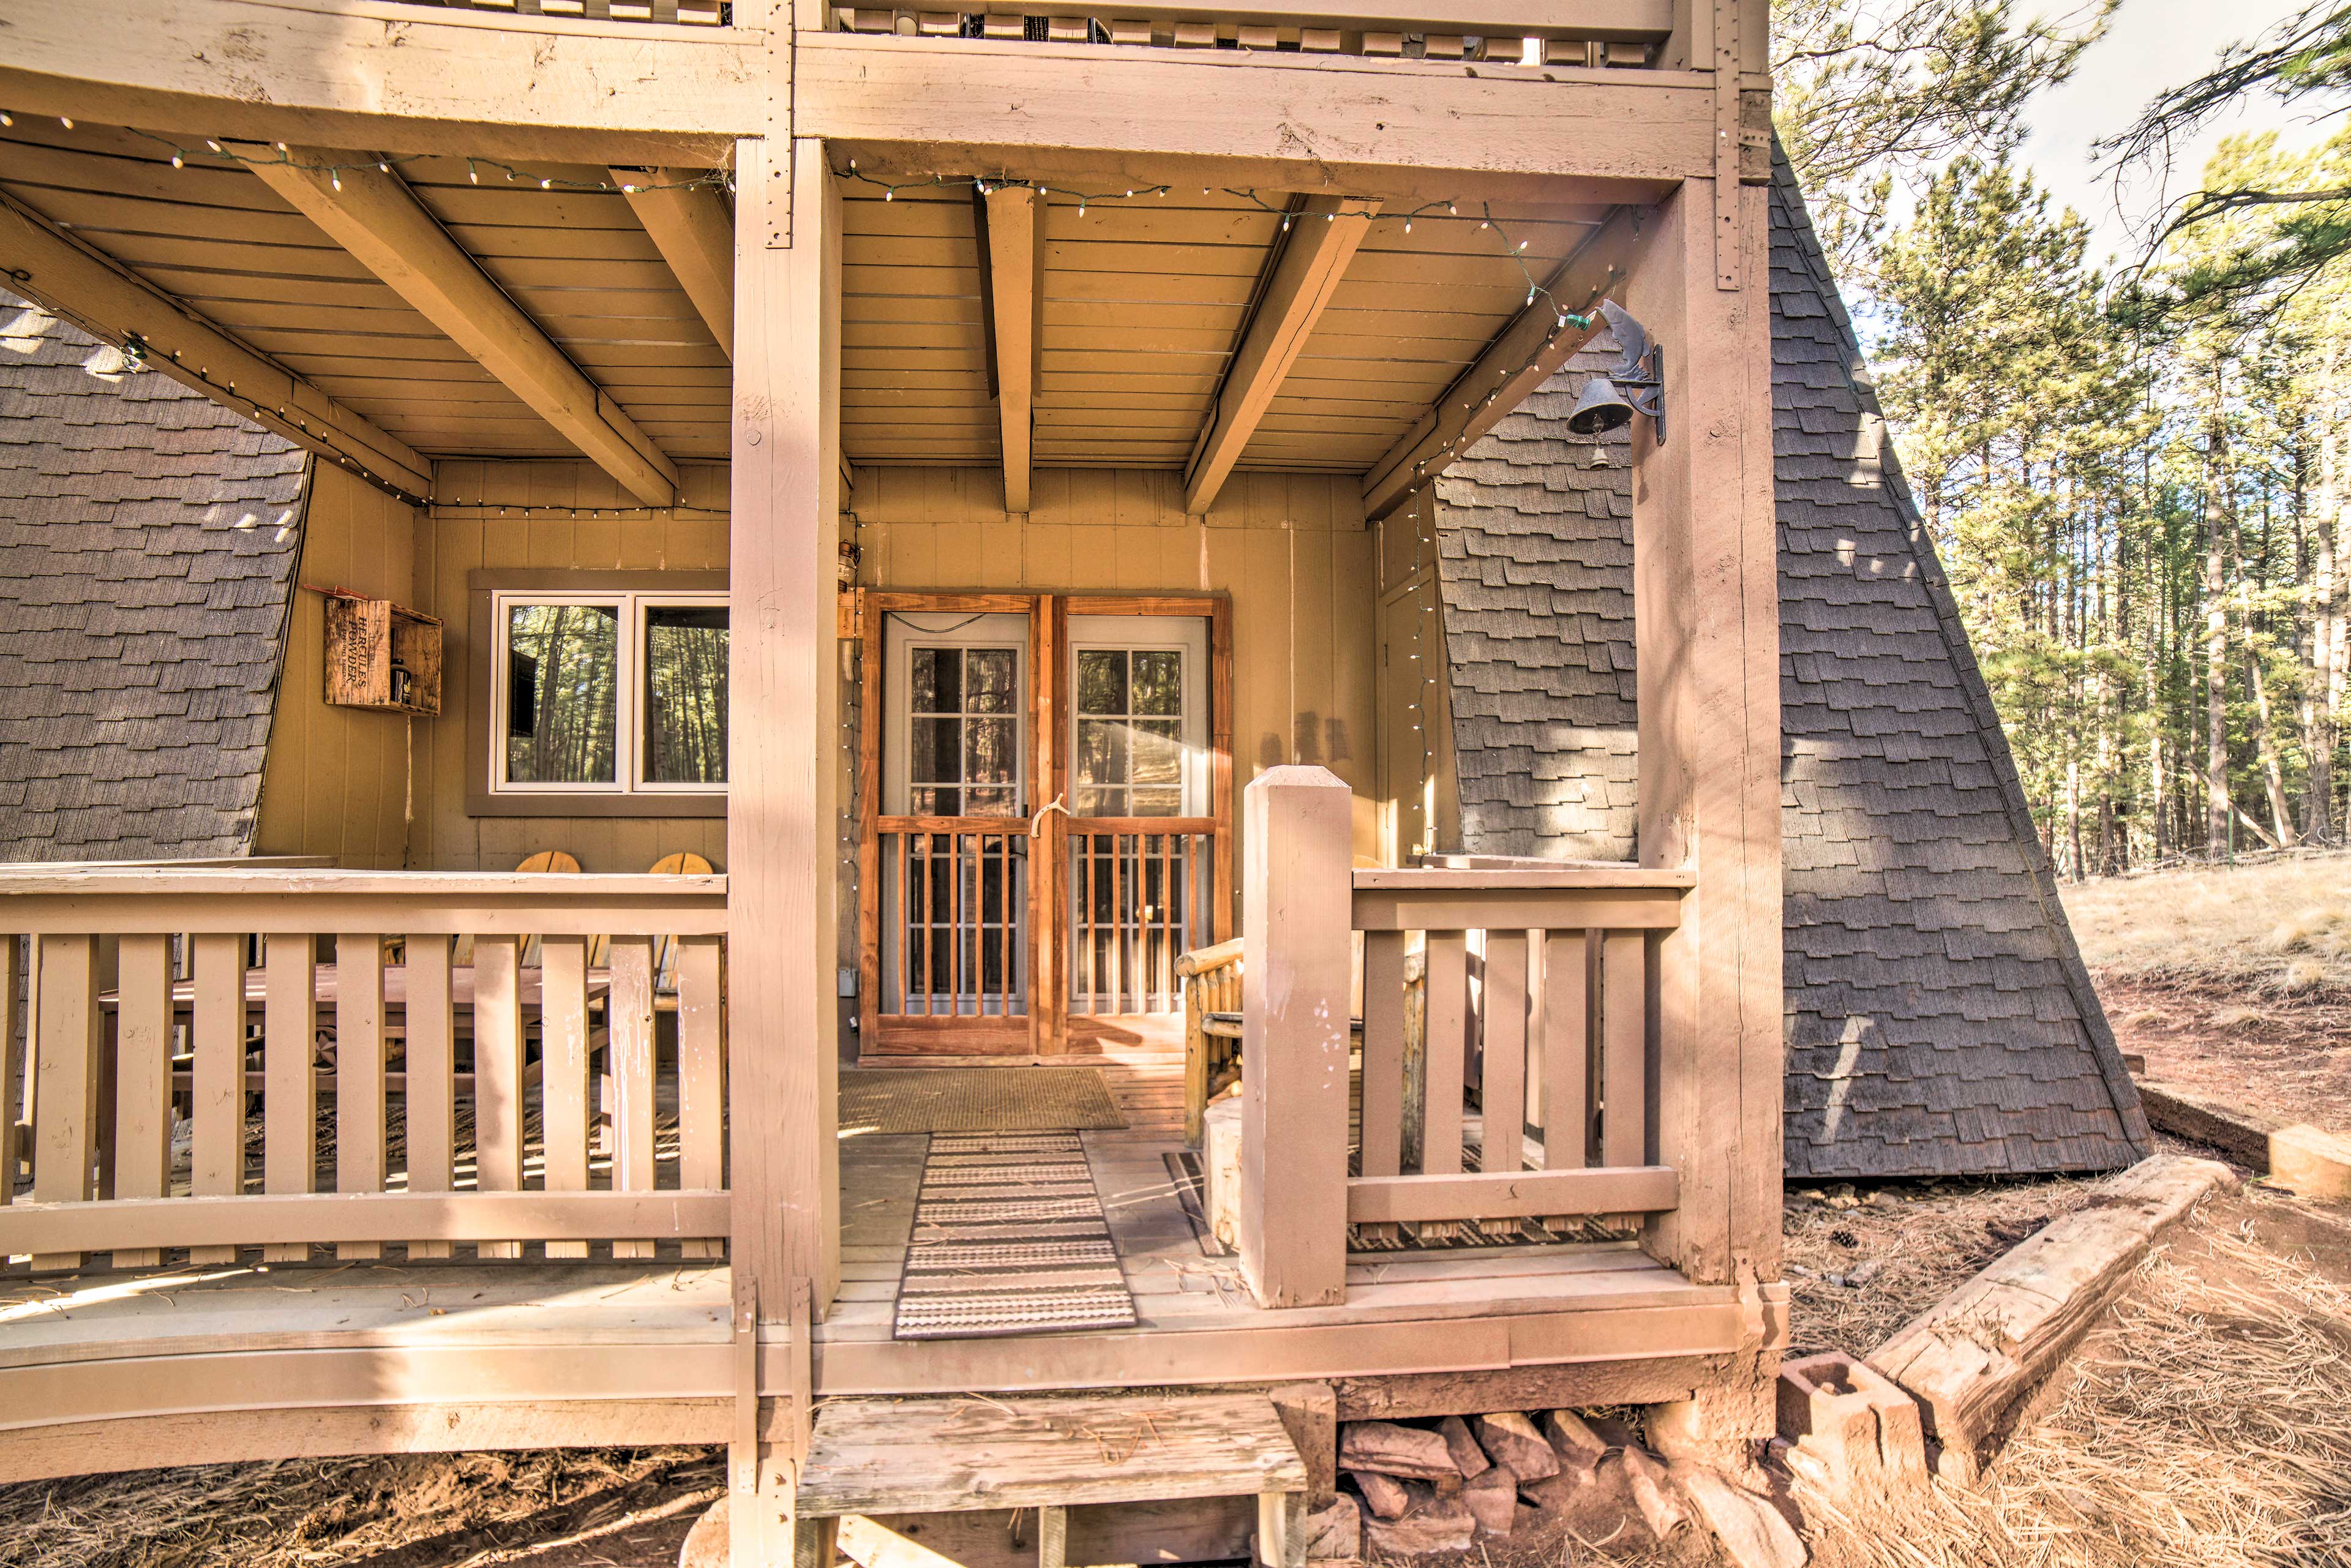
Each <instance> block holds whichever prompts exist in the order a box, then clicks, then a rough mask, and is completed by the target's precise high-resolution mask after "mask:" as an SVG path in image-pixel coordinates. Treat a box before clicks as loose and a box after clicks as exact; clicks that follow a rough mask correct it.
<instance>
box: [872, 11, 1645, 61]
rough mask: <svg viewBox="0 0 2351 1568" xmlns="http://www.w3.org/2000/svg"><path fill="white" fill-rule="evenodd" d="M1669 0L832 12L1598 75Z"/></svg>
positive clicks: (1058, 39)
mask: <svg viewBox="0 0 2351 1568" xmlns="http://www.w3.org/2000/svg"><path fill="white" fill-rule="evenodd" d="M1673 13H1674V7H1673V5H1672V0H1566V3H1564V4H1562V3H1560V0H1550V3H1547V4H1527V3H1524V0H1353V3H1348V0H1337V3H1328V0H1325V3H1322V4H1316V3H1314V0H1303V3H1299V4H1266V3H1263V0H1221V3H1217V0H1207V3H1202V0H1176V3H1175V4H1163V3H1159V0H1153V3H1151V4H1145V5H1122V4H1119V3H1117V0H1010V3H1008V4H1005V5H997V6H991V7H988V8H986V9H981V10H972V9H957V8H953V7H949V8H946V9H936V10H934V9H925V8H923V7H921V6H918V5H903V6H836V7H834V8H832V10H831V21H832V24H833V27H835V28H838V29H839V30H841V31H845V32H852V33H883V34H899V35H903V36H905V37H935V38H957V37H961V38H981V39H989V40H998V41H1007V42H1014V43H1019V42H1029V43H1052V44H1104V45H1114V46H1155V47H1161V48H1169V47H1173V48H1203V49H1213V48H1240V49H1253V50H1288V51H1294V52H1298V53H1302V54H1308V55H1365V56H1371V57H1383V56H1384V57H1395V58H1425V59H1429V60H1446V61H1462V60H1493V61H1497V62H1500V63H1507V64H1512V65H1516V64H1520V63H1531V64H1537V65H1550V66H1567V67H1571V68H1574V67H1586V68H1598V67H1604V66H1645V65H1647V64H1648V63H1649V61H1650V60H1651V58H1652V57H1653V53H1652V52H1653V51H1654V50H1655V48H1656V47H1657V46H1658V45H1660V44H1662V43H1664V42H1665V41H1666V39H1667V38H1668V37H1671V36H1672V33H1673V26H1674V15H1673Z"/></svg>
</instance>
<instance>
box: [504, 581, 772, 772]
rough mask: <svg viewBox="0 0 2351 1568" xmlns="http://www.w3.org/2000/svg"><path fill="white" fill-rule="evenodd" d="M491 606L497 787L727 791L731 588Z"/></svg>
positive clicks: (517, 597) (530, 596)
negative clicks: (728, 595)
mask: <svg viewBox="0 0 2351 1568" xmlns="http://www.w3.org/2000/svg"><path fill="white" fill-rule="evenodd" d="M491 608H492V615H491V624H492V625H493V627H495V628H496V630H495V632H494V636H495V638H496V646H495V649H494V656H495V659H496V668H495V670H494V671H493V672H492V679H491V683H490V693H491V706H492V708H493V710H494V711H493V712H492V714H491V716H490V726H491V728H490V734H491V737H492V742H493V744H492V745H491V747H490V768H491V779H490V787H491V789H492V790H493V792H495V793H500V794H535V795H543V794H606V795H611V794H661V793H678V794H684V793H693V794H716V793H719V792H722V791H723V790H724V789H726V653H727V611H726V596H725V595H724V594H677V593H667V594H653V593H601V594H559V593H529V592H514V593H500V594H497V595H496V596H495V597H494V599H493V601H492V607H491Z"/></svg>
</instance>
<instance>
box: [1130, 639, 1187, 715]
mask: <svg viewBox="0 0 2351 1568" xmlns="http://www.w3.org/2000/svg"><path fill="white" fill-rule="evenodd" d="M1134 711H1135V712H1136V713H1154V714H1181V713H1182V712H1183V711H1184V655H1183V654H1181V653H1174V652H1172V651H1170V650H1167V649H1139V650H1137V651H1136V652H1135V653H1134Z"/></svg>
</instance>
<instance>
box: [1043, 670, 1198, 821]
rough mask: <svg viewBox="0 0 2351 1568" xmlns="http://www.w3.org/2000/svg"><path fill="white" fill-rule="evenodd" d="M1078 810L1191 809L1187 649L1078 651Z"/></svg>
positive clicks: (1116, 813) (1135, 813) (1111, 813)
mask: <svg viewBox="0 0 2351 1568" xmlns="http://www.w3.org/2000/svg"><path fill="white" fill-rule="evenodd" d="M1077 664H1078V678H1077V694H1078V713H1079V715H1080V716H1079V717H1078V718H1077V720H1076V721H1075V722H1076V744H1075V745H1074V746H1073V747H1071V750H1072V752H1073V753H1074V754H1075V760H1076V764H1077V767H1076V774H1077V778H1076V783H1077V786H1078V790H1077V807H1076V809H1077V811H1078V814H1079V815H1080V816H1085V817H1173V816H1178V815H1181V814H1182V812H1183V810H1184V789H1183V785H1184V704H1185V692H1184V654H1183V653H1182V652H1181V651H1180V650H1177V649H1173V648H1134V649H1126V648H1081V649H1080V650H1079V651H1078V660H1077Z"/></svg>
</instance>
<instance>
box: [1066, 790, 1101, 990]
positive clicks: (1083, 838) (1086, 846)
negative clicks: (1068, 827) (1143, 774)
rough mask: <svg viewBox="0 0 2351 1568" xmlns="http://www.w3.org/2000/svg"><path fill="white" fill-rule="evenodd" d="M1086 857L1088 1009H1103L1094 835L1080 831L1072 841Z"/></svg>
mask: <svg viewBox="0 0 2351 1568" xmlns="http://www.w3.org/2000/svg"><path fill="white" fill-rule="evenodd" d="M1071 842H1073V843H1075V844H1076V845H1077V846H1078V853H1079V854H1081V855H1082V856H1083V857H1085V867H1086V1011H1087V1012H1089V1013H1098V1012H1100V1011H1102V969H1101V964H1102V954H1101V952H1100V947H1101V943H1102V936H1101V931H1100V925H1101V922H1100V920H1099V919H1098V918H1097V915H1096V911H1095V907H1094V897H1095V894H1094V842H1095V840H1094V835H1093V834H1092V833H1080V834H1077V835H1075V836H1074V837H1073V838H1072V839H1071Z"/></svg>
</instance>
